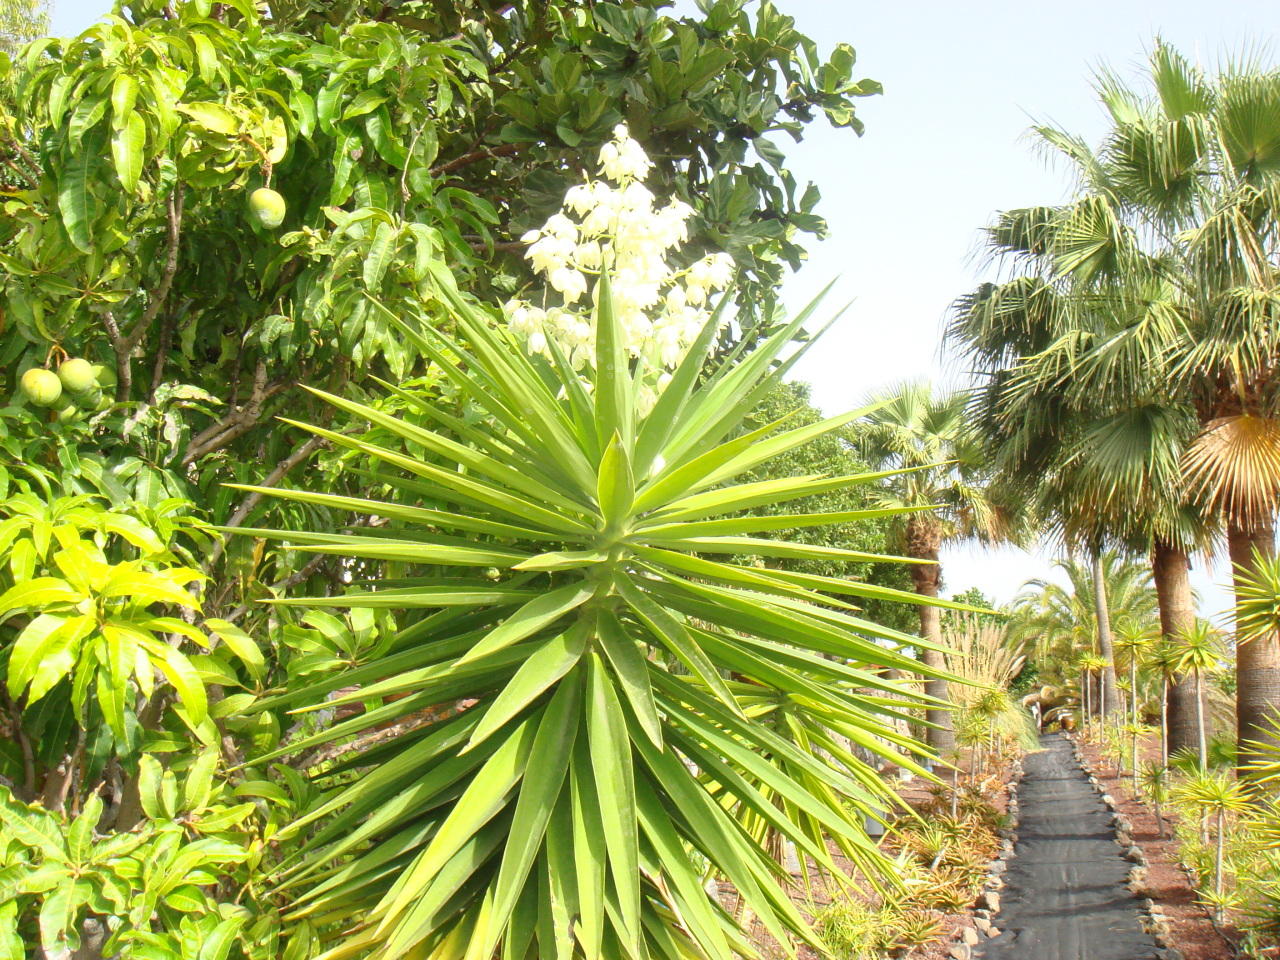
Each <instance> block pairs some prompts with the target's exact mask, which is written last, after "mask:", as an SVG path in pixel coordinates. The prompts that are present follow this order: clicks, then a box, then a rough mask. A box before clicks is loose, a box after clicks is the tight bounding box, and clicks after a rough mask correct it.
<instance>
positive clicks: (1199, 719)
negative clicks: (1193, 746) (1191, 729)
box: [1193, 667, 1209, 771]
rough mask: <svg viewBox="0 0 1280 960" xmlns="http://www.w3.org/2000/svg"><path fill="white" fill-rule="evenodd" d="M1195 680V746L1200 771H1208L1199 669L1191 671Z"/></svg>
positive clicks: (1202, 685)
mask: <svg viewBox="0 0 1280 960" xmlns="http://www.w3.org/2000/svg"><path fill="white" fill-rule="evenodd" d="M1193 673H1195V678H1196V734H1197V737H1198V739H1197V746H1198V747H1199V749H1200V769H1201V771H1204V770H1208V769H1209V748H1208V744H1207V742H1206V740H1205V736H1204V684H1203V683H1202V682H1201V681H1202V678H1201V676H1200V668H1199V667H1196V668H1195V670H1194V671H1193Z"/></svg>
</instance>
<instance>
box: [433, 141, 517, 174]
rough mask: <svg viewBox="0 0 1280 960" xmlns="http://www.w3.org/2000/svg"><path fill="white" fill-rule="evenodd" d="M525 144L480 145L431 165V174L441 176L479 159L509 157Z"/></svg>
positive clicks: (477, 161)
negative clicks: (490, 146) (448, 159)
mask: <svg viewBox="0 0 1280 960" xmlns="http://www.w3.org/2000/svg"><path fill="white" fill-rule="evenodd" d="M525 146H526V144H523V143H504V144H502V145H501V146H497V147H493V148H489V147H481V148H480V149H479V150H472V151H470V152H468V153H464V154H463V155H462V156H460V157H454V158H453V159H452V160H450V161H448V162H447V163H442V164H439V165H438V166H434V167H432V168H431V173H432V175H433V176H443V175H445V174H449V173H453V171H455V170H459V169H461V168H462V167H467V166H470V165H471V164H473V163H479V162H480V161H481V160H496V159H497V158H499V157H509V156H511V155H512V154H513V153H519V152H520V151H521V150H523V149H524V148H525Z"/></svg>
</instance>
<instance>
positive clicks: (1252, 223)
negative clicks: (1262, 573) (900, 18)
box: [960, 43, 1280, 747]
mask: <svg viewBox="0 0 1280 960" xmlns="http://www.w3.org/2000/svg"><path fill="white" fill-rule="evenodd" d="M1097 87H1098V92H1099V95H1100V99H1101V100H1102V102H1103V104H1104V106H1105V107H1106V108H1107V110H1108V111H1109V113H1110V116H1111V121H1112V122H1111V129H1110V131H1109V132H1108V134H1107V136H1106V138H1105V139H1104V141H1103V143H1102V145H1101V147H1100V148H1099V149H1097V150H1093V149H1090V148H1089V146H1088V145H1086V144H1085V143H1084V142H1083V141H1081V140H1080V139H1079V138H1077V137H1074V136H1072V135H1070V134H1068V133H1066V132H1064V131H1061V130H1057V129H1054V128H1049V127H1043V128H1040V129H1039V130H1038V131H1037V133H1038V135H1039V137H1040V140H1041V142H1042V143H1043V144H1044V145H1046V146H1047V147H1048V148H1050V149H1051V150H1052V151H1053V152H1055V153H1056V155H1058V156H1060V157H1064V158H1066V159H1067V160H1068V162H1069V163H1070V164H1071V166H1072V167H1073V169H1074V171H1075V173H1076V175H1077V178H1078V192H1077V196H1076V197H1075V199H1073V200H1072V201H1071V202H1070V203H1068V204H1065V205H1063V206H1061V207H1055V208H1036V209H1034V210H1031V211H1019V212H1017V213H1018V215H1017V216H1016V217H1012V218H1011V220H1010V223H1009V224H1008V225H1006V229H1005V233H1006V234H1007V237H1008V241H1009V244H1010V247H1011V249H1013V250H1014V255H1016V256H1019V257H1021V258H1022V259H1023V260H1024V261H1025V262H1026V263H1027V264H1028V265H1029V268H1030V269H1029V270H1028V273H1029V275H1028V276H1026V277H1023V278H1021V280H1022V282H1021V284H1020V285H1018V286H1016V287H1015V286H1011V285H1005V288H984V289H983V290H980V291H979V292H978V294H975V295H974V297H971V298H968V300H967V301H966V302H965V303H963V304H962V305H961V310H960V313H961V317H962V321H963V322H962V323H961V333H962V334H967V335H968V341H969V342H970V344H971V345H972V346H971V347H970V351H971V353H973V352H976V353H977V354H978V355H980V356H981V355H986V356H989V357H990V356H994V357H995V358H997V360H1003V361H1004V362H1003V365H1001V364H995V365H992V364H989V365H988V367H989V368H992V369H996V370H1007V369H1009V368H1012V367H1016V366H1017V363H1018V362H1019V361H1020V360H1022V359H1023V358H1027V357H1035V358H1036V360H1037V363H1036V364H1035V371H1034V372H1035V374H1036V378H1033V380H1032V382H1034V383H1038V384H1039V385H1040V386H1041V387H1042V388H1043V389H1046V390H1056V391H1057V393H1058V394H1059V399H1058V403H1059V405H1060V407H1062V408H1070V407H1071V405H1072V404H1073V403H1078V402H1081V398H1084V401H1083V402H1085V404H1086V406H1087V405H1088V400H1089V398H1099V397H1103V398H1107V400H1108V401H1109V402H1110V403H1111V404H1113V405H1114V408H1115V409H1116V411H1117V412H1118V413H1120V414H1124V413H1126V412H1128V411H1131V410H1133V409H1137V408H1140V407H1141V406H1142V405H1143V404H1146V403H1152V402H1154V404H1155V406H1156V407H1157V408H1159V409H1160V410H1162V411H1163V416H1164V418H1165V422H1166V439H1167V441H1168V442H1167V443H1166V444H1165V445H1164V446H1163V453H1162V458H1163V461H1164V462H1165V463H1166V464H1169V463H1171V464H1173V466H1174V467H1175V469H1174V471H1173V479H1174V480H1175V483H1174V484H1173V485H1172V486H1170V487H1168V488H1167V490H1166V489H1162V488H1160V487H1155V488H1154V489H1155V490H1156V492H1157V493H1160V494H1162V496H1161V497H1159V498H1157V500H1158V501H1159V500H1163V499H1164V497H1163V494H1164V493H1166V492H1167V493H1169V494H1172V495H1173V499H1172V500H1170V501H1168V502H1167V503H1164V504H1162V511H1160V512H1157V513H1156V514H1155V515H1154V516H1152V517H1151V519H1153V520H1156V521H1158V522H1156V523H1150V524H1148V525H1147V526H1148V529H1147V531H1146V532H1147V533H1148V534H1149V536H1150V539H1151V540H1152V552H1153V565H1154V568H1155V572H1156V575H1157V578H1158V582H1159V583H1160V584H1161V593H1162V595H1163V596H1164V598H1165V601H1166V602H1165V607H1164V609H1162V611H1161V612H1162V621H1163V627H1164V632H1165V633H1166V635H1168V636H1174V635H1177V634H1178V633H1179V632H1182V631H1185V629H1186V627H1187V624H1188V620H1189V617H1190V610H1191V604H1190V602H1189V587H1188V586H1187V585H1186V584H1185V582H1184V581H1185V579H1186V578H1185V570H1186V554H1187V552H1188V549H1189V548H1191V547H1194V546H1197V545H1198V544H1197V542H1196V541H1199V540H1203V537H1204V535H1205V534H1209V533H1211V532H1212V530H1211V528H1210V525H1209V524H1207V523H1206V522H1205V521H1207V520H1209V519H1216V520H1217V521H1218V522H1220V523H1221V524H1222V525H1223V527H1225V530H1226V536H1227V542H1228V547H1229V552H1230V554H1231V558H1232V560H1233V562H1234V563H1235V564H1236V569H1237V571H1239V572H1242V573H1245V574H1247V573H1248V572H1249V571H1250V570H1251V569H1252V568H1253V564H1254V562H1255V560H1254V558H1255V556H1260V557H1266V556H1269V555H1271V553H1272V552H1273V550H1274V518H1275V515H1276V510H1277V503H1278V502H1280V377H1277V375H1276V374H1277V372H1280V324H1278V323H1277V322H1276V320H1277V318H1278V317H1280V266H1278V265H1277V264H1278V263H1280V72H1277V71H1275V70H1260V69H1258V68H1256V67H1254V66H1252V65H1248V64H1246V65H1243V66H1233V67H1229V68H1228V69H1226V70H1225V71H1223V72H1222V73H1221V74H1220V75H1218V76H1216V77H1213V78H1208V77H1206V76H1205V75H1204V74H1203V73H1202V72H1201V71H1199V70H1197V69H1196V68H1194V67H1192V66H1191V65H1190V64H1189V63H1188V62H1187V61H1186V60H1185V59H1184V58H1183V57H1181V56H1180V55H1179V54H1178V53H1177V52H1176V51H1174V50H1172V49H1171V48H1170V47H1168V46H1167V45H1165V44H1162V43H1161V44H1157V45H1156V47H1155V49H1154V50H1153V52H1152V55H1151V71H1150V91H1149V92H1135V91H1133V90H1131V89H1129V88H1127V87H1125V86H1124V85H1123V84H1122V83H1120V82H1119V81H1118V80H1117V79H1116V78H1115V77H1114V76H1112V75H1109V74H1104V75H1102V76H1101V77H1100V78H1099V81H1098V84H1097ZM1019 231H1020V232H1019ZM979 308H980V309H979ZM975 315H977V316H978V318H979V319H981V320H984V321H985V325H984V323H981V322H975V320H974V317H975ZM1028 320H1032V321H1034V325H1033V326H1032V328H1031V329H1032V332H1031V333H1028V332H1027V329H1028V327H1027V322H1028ZM1000 350H1003V351H1004V352H1003V353H1001V352H1000ZM1010 352H1011V353H1012V355H1013V356H1012V361H1011V358H1010V356H1009V354H1010ZM1054 372H1056V374H1057V375H1056V377H1052V378H1050V377H1049V374H1052V373H1054ZM1007 379H1009V380H1012V379H1013V375H1010V376H1009V377H1008V378H1007ZM1001 389H1003V387H1001ZM1148 462H1152V461H1148ZM1135 492H1137V491H1135V490H1133V489H1132V488H1129V489H1128V491H1127V495H1126V496H1125V497H1122V498H1121V500H1120V502H1121V503H1124V502H1126V501H1127V502H1134V497H1133V493H1135ZM1179 500H1181V501H1182V502H1178V501H1179ZM1171 505H1172V506H1176V507H1178V508H1179V509H1181V508H1183V507H1188V506H1189V507H1191V508H1192V515H1193V519H1195V518H1196V517H1197V516H1198V517H1199V518H1202V519H1201V520H1200V523H1201V528H1200V536H1198V537H1193V538H1192V542H1187V540H1186V539H1185V538H1179V537H1176V536H1169V533H1170V531H1173V530H1176V526H1177V525H1176V524H1174V523H1172V522H1171V520H1172V515H1170V514H1168V512H1167V507H1168V506H1171ZM1161 512H1163V513H1164V514H1165V515H1164V516H1163V517H1161V516H1160V513H1161ZM1132 516H1142V511H1133V512H1132ZM1131 532H1132V531H1126V534H1127V533H1131ZM1237 668H1238V674H1239V695H1238V710H1237V715H1238V738H1239V740H1240V743H1241V745H1242V747H1243V746H1244V745H1245V743H1246V742H1247V741H1248V740H1250V739H1265V738H1266V737H1267V736H1269V735H1273V734H1268V731H1267V729H1266V726H1265V722H1264V721H1265V718H1266V716H1267V715H1268V714H1269V713H1270V712H1273V711H1275V710H1276V709H1277V708H1280V635H1277V633H1276V632H1271V633H1269V634H1267V635H1263V636H1259V637H1257V638H1256V639H1254V640H1252V641H1250V642H1249V643H1247V644H1241V645H1239V646H1238V648H1237ZM1179 704H1180V698H1179V697H1178V696H1175V698H1174V703H1173V706H1174V708H1175V709H1174V712H1175V715H1176V714H1178V713H1179V712H1180V711H1179V709H1178V707H1179ZM1174 726H1175V730H1176V729H1177V728H1178V727H1179V724H1178V722H1176V718H1175V724H1174Z"/></svg>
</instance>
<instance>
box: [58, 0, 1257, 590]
mask: <svg viewBox="0 0 1280 960" xmlns="http://www.w3.org/2000/svg"><path fill="white" fill-rule="evenodd" d="M686 3H687V0H681V3H680V5H681V6H684V5H685V4H686ZM776 3H777V6H778V7H779V8H780V9H781V10H782V11H783V12H785V13H789V14H791V15H793V16H795V17H796V19H797V21H798V26H799V27H800V29H801V30H802V31H803V32H805V33H806V34H808V35H809V36H811V37H814V38H817V39H818V40H819V42H820V43H821V44H822V46H823V48H824V49H827V48H829V47H830V46H831V45H832V44H834V43H836V42H839V41H844V42H847V43H850V44H852V45H853V46H854V48H855V49H856V50H857V51H858V65H857V73H858V75H860V76H868V77H872V78H874V79H876V80H879V81H880V82H881V83H883V84H884V87H885V94H884V96H882V97H875V98H870V99H867V100H864V101H861V107H860V110H859V112H860V115H861V116H862V118H863V120H864V121H865V122H866V124H867V132H866V135H865V136H864V137H863V138H861V139H858V138H857V137H855V136H854V135H853V134H852V133H851V132H849V131H847V130H840V131H833V130H829V129H825V128H824V125H823V123H822V122H821V121H819V122H818V123H815V124H814V125H813V127H812V129H811V130H810V131H809V133H808V134H807V135H806V139H805V140H804V142H803V143H801V144H799V145H796V146H792V147H790V148H789V154H790V156H791V166H792V169H793V172H794V173H795V174H796V176H797V178H798V179H799V180H801V181H805V180H812V181H814V182H816V183H817V184H818V185H819V187H820V188H821V190H822V193H823V201H822V204H821V207H820V212H821V213H822V214H823V215H825V216H826V217H827V219H828V220H829V221H830V224H831V235H830V237H829V239H827V240H826V241H825V242H823V243H822V244H820V245H817V246H816V247H815V248H814V249H813V250H812V255H811V258H810V262H809V263H808V264H807V265H806V266H805V267H804V269H803V270H801V271H800V273H798V274H797V275H796V276H795V277H793V278H792V279H791V280H790V281H789V282H788V284H787V287H786V296H787V299H788V301H789V302H793V303H800V302H804V301H806V300H807V299H808V298H809V297H811V296H812V295H813V294H814V293H816V291H817V290H818V289H819V288H820V287H822V286H823V285H824V284H825V283H826V282H827V281H828V280H830V279H831V278H832V277H834V276H839V277H840V280H839V283H838V285H837V287H836V290H835V291H834V293H833V295H832V297H831V299H830V301H829V302H830V303H831V304H832V305H833V306H835V305H838V304H842V303H844V302H846V301H850V300H852V301H853V306H852V309H851V310H850V311H849V312H848V313H847V314H846V315H845V317H844V318H843V319H842V320H841V322H840V323H839V324H837V325H836V327H835V328H833V329H832V331H831V332H830V333H829V334H828V338H827V340H826V341H825V342H824V343H823V344H822V345H821V347H819V348H816V349H815V350H813V351H811V353H810V355H809V357H808V358H806V360H805V361H804V362H803V364H802V365H801V366H800V368H799V369H798V372H797V376H798V377H800V378H802V379H805V380H808V381H810V382H811V383H812V384H813V387H814V396H815V399H816V400H817V402H818V404H819V405H820V406H822V407H823V408H824V409H826V410H828V411H829V412H838V411H840V410H845V409H849V408H851V407H853V406H855V405H857V404H858V403H860V402H861V401H862V400H863V399H864V398H865V397H867V396H868V395H869V394H871V393H873V392H876V391H880V390H883V389H886V388H888V387H891V386H893V385H894V384H897V383H901V382H903V381H906V380H911V379H918V378H935V379H938V380H941V381H944V382H947V381H951V382H955V381H958V380H960V379H962V378H963V374H964V371H963V369H961V368H958V367H957V365H956V364H955V362H954V361H949V360H948V359H947V358H946V357H944V356H943V355H942V353H941V351H940V348H939V343H940V333H941V329H942V325H943V322H944V318H945V313H946V309H947V306H948V304H949V303H950V302H951V301H952V300H953V299H954V298H955V297H957V296H958V295H960V294H962V293H964V292H966V291H968V290H970V289H972V288H973V287H974V286H975V285H976V283H977V282H978V281H979V280H981V279H984V278H986V277H987V276H988V275H989V273H990V271H989V270H988V269H986V268H985V267H984V265H983V264H982V263H981V261H980V260H979V259H977V258H976V257H975V253H976V250H977V246H978V229H979V228H980V227H981V226H982V225H983V224H985V223H987V222H988V221H989V220H990V219H991V216H992V214H993V212H994V211H996V210H999V209H1004V208H1011V207H1018V206H1025V205H1029V204H1036V203H1052V202H1056V201H1058V200H1061V199H1063V198H1064V197H1065V195H1066V192H1067V190H1068V188H1069V182H1068V180H1067V179H1066V177H1065V175H1064V174H1063V173H1062V171H1056V170H1053V169H1050V168H1049V167H1047V166H1046V165H1045V163H1044V162H1043V160H1042V159H1041V158H1040V157H1038V156H1037V155H1036V154H1035V153H1034V152H1033V151H1032V150H1031V149H1030V146H1029V145H1028V143H1027V142H1026V140H1025V136H1024V134H1025V132H1026V130H1027V128H1028V127H1029V126H1030V125H1031V123H1032V122H1033V121H1049V122H1052V123H1055V124H1058V125H1060V126H1063V127H1066V128H1068V129H1070V130H1073V131H1075V132H1078V133H1080V134H1082V135H1084V136H1086V137H1087V138H1090V139H1096V138H1097V136H1099V135H1100V134H1101V132H1102V130H1103V129H1104V121H1103V117H1102V114H1101V111H1100V108H1099V107H1098V106H1097V102H1096V99H1095V98H1094V96H1093V95H1092V91H1091V89H1090V77H1091V76H1092V74H1093V72H1094V70H1095V69H1096V68H1097V67H1099V66H1101V65H1109V66H1111V67H1112V68H1114V69H1117V70H1119V71H1121V72H1127V73H1132V72H1135V71H1137V70H1138V69H1139V68H1140V67H1141V64H1142V61H1143V58H1144V55H1145V52H1146V51H1147V50H1148V49H1149V48H1150V46H1151V42H1152V39H1153V38H1154V37H1155V36H1156V35H1157V34H1158V35H1160V36H1163V37H1164V38H1165V39H1166V40H1167V41H1169V42H1171V43H1172V44H1174V45H1175V46H1177V47H1178V48H1179V49H1181V50H1182V51H1183V52H1184V53H1186V54H1187V55H1188V56H1191V57H1192V58H1194V59H1197V60H1199V61H1200V62H1202V63H1204V64H1205V65H1206V66H1212V65H1213V63H1214V62H1215V61H1216V60H1218V58H1219V57H1220V56H1222V55H1224V54H1225V55H1228V56H1230V55H1233V54H1238V53H1240V52H1241V51H1252V52H1255V53H1258V54H1260V55H1262V56H1264V57H1266V58H1267V59H1268V60H1270V59H1273V58H1274V57H1275V56H1276V55H1277V53H1280V47H1278V46H1277V39H1278V37H1277V31H1278V30H1280V17H1277V7H1276V4H1275V0H1218V2H1217V3H1208V2H1205V0H1159V2H1156V0H1074V2H1072V3H1070V4H1065V3H1063V4H1059V3H1046V2H1043V0H1038V2H1037V0H982V2H978V3H968V4H960V3H955V2H954V0H923V2H919V0H918V2H915V3H853V2H849V0H776ZM108 7H109V4H108V3H107V2H104V0H54V18H53V19H54V27H55V30H56V31H57V32H59V33H73V32H76V31H78V30H80V29H82V28H83V27H84V26H86V25H88V23H90V22H91V21H92V20H93V19H94V18H95V17H97V16H98V15H99V14H100V13H102V12H103V11H105V10H106V9H107V8H108ZM1197 567H1198V568H1197V569H1196V570H1194V571H1193V579H1194V581H1195V584H1196V587H1197V589H1198V590H1199V592H1200V594H1201V607H1202V612H1204V613H1205V614H1207V615H1213V614H1216V613H1218V612H1219V611H1221V610H1222V609H1224V608H1225V607H1226V606H1227V604H1228V603H1229V597H1228V593H1227V591H1226V590H1225V589H1224V588H1223V587H1222V586H1221V583H1222V581H1224V580H1225V579H1226V571H1225V567H1224V566H1223V565H1222V564H1219V566H1218V568H1217V569H1214V568H1213V567H1212V566H1211V565H1206V564H1198V565H1197ZM1048 569H1049V558H1048V557H1047V556H1046V555H1045V554H1044V552H1040V553H1036V554H1027V553H1024V552H1022V551H1016V550H1011V549H1003V550H998V551H982V550H978V549H966V548H960V549H952V550H949V551H948V552H947V553H946V555H945V556H944V573H945V576H946V582H947V587H948V589H949V590H953V591H958V590H962V589H965V588H967V587H970V586H977V587H980V588H981V589H983V590H984V591H985V592H987V593H988V594H989V595H994V596H995V598H996V599H997V600H999V601H1005V600H1008V599H1010V598H1011V597H1012V596H1013V595H1014V594H1015V593H1016V592H1017V590H1018V588H1019V586H1020V585H1021V584H1022V583H1023V582H1024V581H1025V580H1026V579H1027V578H1029V577H1034V576H1044V575H1047V573H1048Z"/></svg>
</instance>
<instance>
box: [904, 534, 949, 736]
mask: <svg viewBox="0 0 1280 960" xmlns="http://www.w3.org/2000/svg"><path fill="white" fill-rule="evenodd" d="M912 556H913V557H914V558H915V559H917V560H930V561H932V562H931V563H916V564H912V565H911V580H912V582H913V583H914V585H915V588H916V593H918V594H919V595H920V596H922V597H934V598H936V597H937V596H938V591H939V587H940V586H941V581H942V568H941V567H940V566H939V565H938V551H937V550H936V549H929V548H926V549H923V550H919V551H918V552H915V553H912ZM918 613H919V615H920V636H921V637H922V638H923V639H924V640H926V641H928V642H929V643H934V644H941V643H942V616H941V611H940V610H939V609H938V608H937V607H933V606H927V605H925V606H921V607H919V608H918ZM920 659H921V660H923V661H924V664H925V666H927V667H931V668H933V669H935V670H943V669H945V668H946V661H945V659H944V658H943V655H942V653H941V652H939V651H937V650H930V649H929V648H927V647H922V648H921V650H920ZM924 690H925V693H927V694H928V695H929V696H931V697H936V698H937V699H939V700H945V701H947V702H950V700H951V693H950V691H949V690H948V689H947V681H945V680H935V679H931V678H930V679H926V680H925V684H924ZM925 716H926V718H927V719H928V720H929V722H930V723H932V724H936V725H937V726H936V727H929V728H928V729H927V734H926V736H927V738H928V741H929V746H931V747H933V749H934V750H935V751H936V752H937V754H938V756H940V757H946V756H948V755H951V754H954V753H955V749H956V736H955V727H954V725H953V723H952V719H951V711H950V710H940V709H939V710H928V711H927V712H926V714H925Z"/></svg>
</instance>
